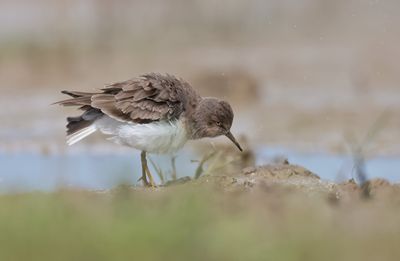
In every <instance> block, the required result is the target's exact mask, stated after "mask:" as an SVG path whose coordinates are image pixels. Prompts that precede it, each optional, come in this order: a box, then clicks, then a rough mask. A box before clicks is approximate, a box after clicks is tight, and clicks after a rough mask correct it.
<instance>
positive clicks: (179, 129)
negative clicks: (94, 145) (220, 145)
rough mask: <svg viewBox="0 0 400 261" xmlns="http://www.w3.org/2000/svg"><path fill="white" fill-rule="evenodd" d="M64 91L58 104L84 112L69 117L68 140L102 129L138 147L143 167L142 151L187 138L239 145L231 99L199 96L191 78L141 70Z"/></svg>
mask: <svg viewBox="0 0 400 261" xmlns="http://www.w3.org/2000/svg"><path fill="white" fill-rule="evenodd" d="M62 93H64V94H67V95H69V96H71V98H69V99H67V100H63V101H60V102H57V103H56V104H60V105H63V106H77V107H79V109H81V110H83V114H82V115H80V116H77V117H68V118H67V121H68V124H67V135H68V136H69V140H68V143H69V144H70V145H72V144H74V143H75V142H77V141H79V140H81V139H83V138H85V137H86V136H88V135H90V134H91V133H93V132H95V131H96V130H100V131H101V132H103V133H105V134H108V135H113V140H114V141H115V142H117V143H119V144H124V145H128V146H131V147H134V148H137V149H141V150H142V151H143V153H144V156H143V155H142V164H144V166H143V167H144V168H147V163H146V160H145V158H146V156H145V153H146V152H154V153H167V151H174V150H175V149H179V148H180V147H181V146H183V144H184V143H185V142H186V141H187V140H188V139H200V138H203V137H216V136H219V135H225V136H227V137H228V138H229V139H230V140H231V141H233V142H234V143H235V144H236V146H237V147H238V148H239V149H240V150H241V148H240V145H239V144H238V143H237V141H236V140H235V138H234V137H233V135H232V134H231V132H230V128H231V126H232V121H233V111H232V108H231V106H230V105H229V103H227V102H225V101H221V100H219V99H216V98H202V97H201V96H200V95H198V94H197V92H196V91H195V90H194V89H193V88H192V87H191V86H190V85H189V83H187V82H186V81H184V80H183V79H178V78H176V77H174V76H172V75H169V74H167V75H162V74H157V73H148V74H144V75H142V76H139V77H135V78H132V79H130V80H127V81H123V82H117V83H113V84H110V85H107V86H106V87H105V88H103V89H100V91H99V92H77V91H63V92H62ZM146 173H147V175H148V176H149V178H150V180H151V179H152V178H151V175H150V174H149V171H148V170H145V169H144V170H143V176H142V178H143V181H144V182H145V184H146V185H148V183H147V181H146ZM150 183H152V182H151V181H150ZM151 185H153V184H151Z"/></svg>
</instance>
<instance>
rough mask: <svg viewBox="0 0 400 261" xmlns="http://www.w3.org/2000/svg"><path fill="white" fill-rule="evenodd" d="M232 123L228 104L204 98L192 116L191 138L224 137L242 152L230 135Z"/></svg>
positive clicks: (231, 112)
mask: <svg viewBox="0 0 400 261" xmlns="http://www.w3.org/2000/svg"><path fill="white" fill-rule="evenodd" d="M232 122H233V111H232V108H231V106H230V105H229V103H227V102H226V101H222V100H219V99H216V98H204V99H203V100H201V101H200V103H199V104H198V106H197V108H196V110H195V111H194V114H193V118H192V123H193V124H192V128H193V130H192V138H193V139H200V138H206V137H208V138H213V137H217V136H221V135H224V136H226V137H228V138H229V139H230V140H231V141H232V142H233V143H234V144H235V145H236V147H238V149H239V150H240V151H242V148H241V147H240V145H239V143H238V142H237V141H236V139H235V137H234V136H233V134H232V133H231V127H232Z"/></svg>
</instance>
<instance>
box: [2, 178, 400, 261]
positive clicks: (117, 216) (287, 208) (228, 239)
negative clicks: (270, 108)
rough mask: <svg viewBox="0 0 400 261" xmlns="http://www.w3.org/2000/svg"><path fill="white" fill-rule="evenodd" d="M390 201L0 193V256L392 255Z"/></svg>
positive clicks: (190, 189) (394, 217)
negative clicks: (345, 202) (335, 203)
mask: <svg viewBox="0 0 400 261" xmlns="http://www.w3.org/2000/svg"><path fill="white" fill-rule="evenodd" d="M399 214H400V211H399V206H398V205H388V204H382V202H374V201H370V202H362V201H360V202H358V201H357V202H356V203H352V204H344V205H339V206H337V205H330V204H329V203H328V201H327V200H326V199H325V197H324V196H320V197H319V196H315V197H310V196H307V195H304V194H301V193H289V192H288V194H287V195H282V194H281V193H275V192H271V191H270V190H263V189H260V190H255V191H252V192H243V191H242V192H238V191H236V192H221V191H218V190H215V189H213V188H209V187H203V186H190V185H184V186H178V187H173V188H168V189H163V190H161V191H138V190H130V189H127V188H120V189H118V190H116V191H114V192H107V193H92V192H82V191H60V192H57V193H52V194H43V193H32V194H25V195H12V196H1V197H0V260H398V257H400V249H399V248H398V243H399V242H400V225H399V224H398V217H399Z"/></svg>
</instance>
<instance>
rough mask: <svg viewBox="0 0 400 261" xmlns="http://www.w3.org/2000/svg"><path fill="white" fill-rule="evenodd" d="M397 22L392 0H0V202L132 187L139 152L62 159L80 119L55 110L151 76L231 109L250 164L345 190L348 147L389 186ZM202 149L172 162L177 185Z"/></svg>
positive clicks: (79, 150)
mask: <svg viewBox="0 0 400 261" xmlns="http://www.w3.org/2000/svg"><path fill="white" fill-rule="evenodd" d="M399 12H400V2H399V1H396V0H371V1H359V0H336V1H329V0H282V1H265V0H250V1H231V0H220V1H213V0H190V1H188V0H169V1H165V0H153V1H128V0H119V1H108V0H79V1H76V0H69V1H64V0H58V1H54V0H53V1H50V0H37V1H28V0H13V1H7V0H3V1H1V2H0V79H1V81H0V88H1V95H0V190H1V191H3V192H4V191H5V192H8V191H15V190H16V189H22V190H30V189H45V190H47V189H54V187H57V186H58V185H60V184H63V185H68V186H77V187H89V188H107V187H110V186H112V185H115V183H114V182H116V181H115V179H118V180H121V179H122V180H127V181H128V182H131V183H133V182H135V181H136V180H137V178H138V177H139V170H140V168H139V167H138V162H139V161H138V157H137V154H135V153H136V152H133V151H132V150H131V149H127V148H121V147H118V146H114V145H113V144H111V143H108V142H107V141H103V139H102V138H101V137H100V136H94V137H91V138H90V139H88V140H86V141H84V142H82V143H80V144H78V145H76V146H74V147H67V146H66V145H65V129H64V126H65V117H66V116H71V115H74V114H77V113H78V112H76V111H73V110H69V109H65V108H61V107H57V106H52V105H50V104H51V103H53V102H55V101H58V100H60V99H63V98H64V97H63V96H62V95H61V94H60V91H61V90H64V89H68V90H83V91H91V90H94V89H96V88H101V87H102V86H104V84H107V83H111V82H115V81H121V80H126V79H129V78H131V77H134V76H137V75H139V74H141V73H145V72H152V71H154V72H162V73H164V72H167V73H171V74H175V75H177V76H179V77H182V78H184V79H186V80H188V81H189V82H190V83H191V84H192V85H193V86H194V87H195V88H196V89H197V90H198V91H199V92H200V93H201V94H202V95H205V96H218V97H222V98H225V99H227V100H229V101H230V102H231V103H232V105H233V107H234V111H235V121H234V127H233V129H234V133H236V135H238V136H241V139H242V142H243V143H245V147H246V148H247V150H251V151H252V152H253V153H254V155H255V159H254V160H255V162H256V163H257V164H262V163H265V162H267V161H268V160H270V159H271V158H273V157H275V156H276V155H283V156H285V157H288V158H289V161H291V162H292V161H294V162H295V163H298V164H301V165H304V166H305V167H307V168H309V169H311V170H312V171H314V172H316V173H317V174H319V175H321V176H322V177H323V178H326V179H330V180H335V179H337V176H338V175H339V174H340V175H344V177H345V178H350V177H351V175H352V174H351V166H350V167H349V168H348V163H346V159H347V158H348V157H349V155H350V154H351V151H354V149H352V148H355V147H356V148H361V149H360V151H362V153H363V154H365V156H366V157H367V158H368V159H370V161H367V164H368V162H371V163H370V164H372V165H370V166H369V171H370V172H373V174H372V175H375V176H384V177H386V178H388V179H390V180H398V177H399V176H398V174H399V173H398V169H399V166H398V165H399V163H398V162H399V158H400V144H399V142H398V141H399V138H400V102H399V101H400V86H399V82H400V48H399V46H400V27H399V24H400V17H399V15H398V14H399ZM212 142H213V143H215V144H218V143H225V142H226V143H228V141H226V140H225V139H223V138H221V139H217V140H214V141H212ZM210 143H211V141H203V142H194V143H191V144H190V145H189V146H188V149H187V150H185V151H183V152H182V153H180V154H179V155H178V169H181V170H179V171H180V173H181V175H183V176H184V175H189V174H186V173H192V171H193V169H194V168H195V166H193V164H191V163H190V160H192V159H196V158H199V157H200V156H199V153H197V154H196V152H192V150H191V149H190V148H191V147H196V146H206V147H207V146H211V147H212V146H216V145H210ZM204 144H205V145H204ZM200 155H201V153H200ZM200 158H201V157H200ZM156 161H158V162H161V163H160V164H161V166H168V168H169V160H168V159H158V158H157V157H156ZM163 162H164V163H163ZM163 164H164V165H163ZM253 164H254V163H253ZM346 166H347V167H346ZM367 167H368V166H367ZM343 168H347V169H346V171H344V172H343ZM110 172H113V175H110ZM183 172H186V173H183ZM132 173H135V174H134V175H132ZM343 173H344V174H343ZM72 174H73V175H72ZM135 175H136V176H135ZM116 177H118V178H116ZM118 182H119V181H118Z"/></svg>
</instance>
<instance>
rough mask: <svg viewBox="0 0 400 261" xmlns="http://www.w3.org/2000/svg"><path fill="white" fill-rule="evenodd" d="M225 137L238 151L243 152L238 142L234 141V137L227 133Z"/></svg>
mask: <svg viewBox="0 0 400 261" xmlns="http://www.w3.org/2000/svg"><path fill="white" fill-rule="evenodd" d="M225 136H226V137H228V139H230V140H231V141H232V142H233V143H234V144H235V145H236V147H238V149H239V150H240V151H243V149H242V147H240V144H239V142H237V140H236V139H235V137H234V136H233V134H232V133H231V132H228V133H227V134H226V135H225Z"/></svg>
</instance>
